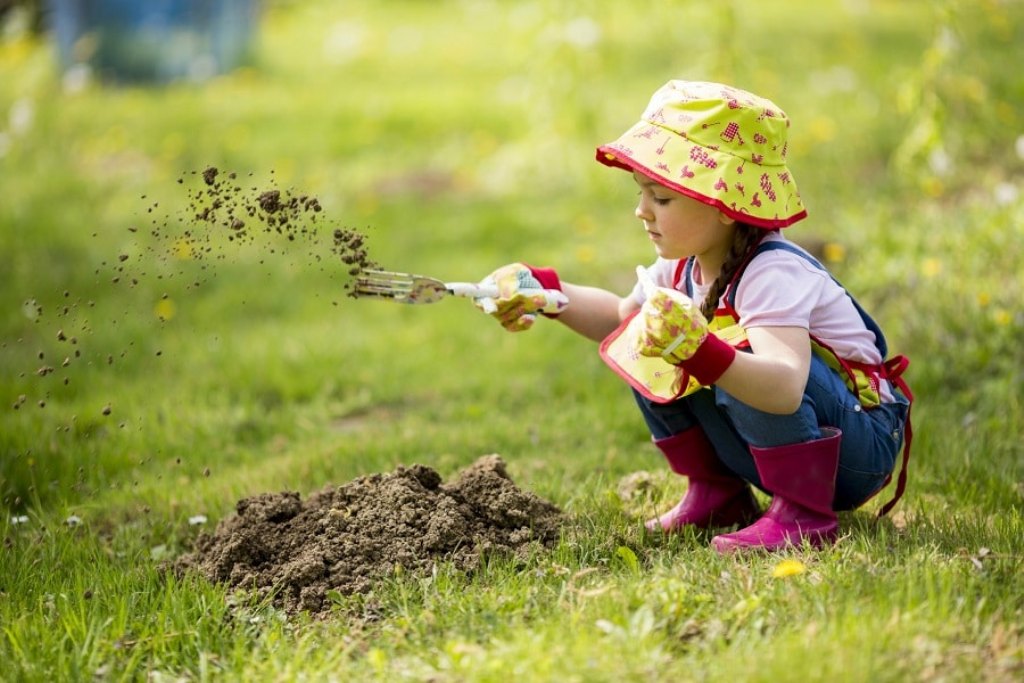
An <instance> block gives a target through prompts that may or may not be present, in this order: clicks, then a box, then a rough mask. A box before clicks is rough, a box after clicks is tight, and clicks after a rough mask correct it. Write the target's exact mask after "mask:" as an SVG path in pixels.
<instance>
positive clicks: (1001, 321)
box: [992, 308, 1013, 327]
mask: <svg viewBox="0 0 1024 683" xmlns="http://www.w3.org/2000/svg"><path fill="white" fill-rule="evenodd" d="M992 318H993V319H994V320H995V322H996V325H999V326H1000V327H1006V326H1007V325H1009V324H1010V323H1011V322H1013V316H1012V315H1010V312H1009V311H1008V310H1006V309H1005V308H997V309H996V310H995V311H993V312H992Z"/></svg>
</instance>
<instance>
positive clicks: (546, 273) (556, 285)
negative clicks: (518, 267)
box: [523, 263, 562, 318]
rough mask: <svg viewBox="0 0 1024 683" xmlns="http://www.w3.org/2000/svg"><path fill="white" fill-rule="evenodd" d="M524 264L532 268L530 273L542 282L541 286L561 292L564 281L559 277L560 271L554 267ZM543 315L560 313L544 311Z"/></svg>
mask: <svg viewBox="0 0 1024 683" xmlns="http://www.w3.org/2000/svg"><path fill="white" fill-rule="evenodd" d="M523 265H524V266H526V267H527V268H529V269H530V274H531V275H533V277H534V279H536V280H537V282H539V283H540V286H541V287H543V288H544V289H555V290H558V291H559V292H561V291H562V282H561V280H559V279H558V273H556V272H555V269H554V268H534V267H533V266H531V265H528V264H526V263H524V264H523ZM541 315H543V316H544V317H545V318H557V317H558V313H544V312H543V311H542V312H541Z"/></svg>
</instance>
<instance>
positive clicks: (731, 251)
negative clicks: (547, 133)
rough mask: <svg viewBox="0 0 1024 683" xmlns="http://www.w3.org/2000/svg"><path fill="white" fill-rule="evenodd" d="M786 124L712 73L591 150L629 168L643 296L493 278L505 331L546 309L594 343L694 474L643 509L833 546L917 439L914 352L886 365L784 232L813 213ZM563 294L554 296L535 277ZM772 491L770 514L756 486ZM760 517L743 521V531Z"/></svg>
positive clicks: (511, 274) (523, 269)
mask: <svg viewBox="0 0 1024 683" xmlns="http://www.w3.org/2000/svg"><path fill="white" fill-rule="evenodd" d="M788 128H789V119H788V118H787V116H786V114H785V113H784V112H783V111H782V110H781V109H779V108H778V107H777V106H776V105H775V104H774V103H772V102H771V101H769V100H766V99H763V98H761V97H758V96H756V95H753V94H751V93H748V92H745V91H742V90H739V89H736V88H732V87H729V86H725V85H721V84H717V83H704V82H690V81H679V80H675V81H670V82H669V83H667V84H666V85H664V86H663V87H662V88H660V89H659V90H658V91H657V92H655V94H654V96H653V98H652V99H651V101H650V104H649V105H648V107H647V109H646V111H645V112H644V113H643V115H642V117H641V121H640V122H639V123H637V124H636V125H634V126H633V127H632V128H630V129H629V130H628V131H626V132H625V133H624V134H623V135H622V136H621V137H620V138H619V139H617V140H615V141H614V142H611V143H609V144H607V145H603V146H601V147H599V148H598V150H597V159H598V161H600V162H601V163H603V164H605V165H607V166H611V167H614V168H621V169H624V170H626V171H628V172H630V173H632V176H633V181H634V182H635V183H636V185H637V187H638V189H639V202H638V204H637V207H636V211H635V214H636V217H637V219H639V221H640V223H641V225H642V226H643V229H644V231H645V232H646V234H647V236H648V238H649V239H650V241H651V244H652V246H653V247H654V250H655V252H656V253H657V257H658V258H657V260H656V261H655V262H654V264H653V265H651V266H650V267H649V268H646V269H645V268H638V282H637V285H636V287H635V288H634V289H633V291H632V292H631V293H630V294H629V295H627V296H625V297H620V296H617V295H616V294H613V293H611V292H608V291H605V290H602V289H598V288H594V287H586V286H582V285H575V284H570V283H568V282H561V281H560V279H559V277H558V275H557V274H556V273H555V271H554V270H552V269H550V268H534V267H531V266H528V265H526V264H522V263H514V264H511V265H507V266H504V267H502V268H499V269H498V270H496V271H495V272H494V273H492V274H491V275H490V276H489V277H488V278H486V279H485V282H488V283H492V284H497V285H498V289H499V292H500V295H499V296H498V297H497V298H496V299H495V300H494V302H493V303H494V304H496V306H495V307H488V308H487V310H488V311H489V312H491V315H493V316H494V317H496V318H497V319H498V320H499V321H500V322H501V324H502V325H503V326H504V327H505V328H506V329H508V330H510V331H519V330H525V329H528V328H529V327H530V326H531V325H532V324H533V321H534V318H535V314H537V313H540V314H543V315H545V316H547V317H551V318H556V319H557V320H558V321H559V322H561V323H563V324H565V325H566V326H568V327H569V328H571V329H573V330H575V331H576V332H578V333H580V334H582V335H584V336H586V337H589V338H591V339H594V340H595V341H600V342H601V347H600V348H601V355H602V358H603V359H604V360H605V362H606V363H608V364H609V365H610V366H611V367H612V368H613V369H614V370H615V371H616V372H618V373H619V374H620V375H621V376H622V377H623V378H624V379H625V380H626V381H627V382H628V383H629V384H630V386H631V387H632V388H633V391H634V393H635V395H636V399H637V403H638V405H639V407H640V411H641V412H642V414H643V417H644V419H645V420H646V422H647V425H648V427H649V428H650V431H651V434H652V438H653V440H654V443H655V445H657V447H658V448H659V449H660V450H661V452H662V453H663V454H664V456H665V458H666V460H667V461H668V464H669V466H670V467H671V468H672V470H673V471H675V472H676V473H678V474H681V475H685V476H686V477H688V478H689V485H688V487H687V489H686V493H685V495H684V496H683V498H682V500H681V501H680V502H679V504H678V505H676V506H675V507H674V508H672V509H671V510H669V511H667V512H665V513H664V514H663V515H661V516H660V517H658V518H656V519H651V520H649V521H648V522H647V527H648V528H649V529H651V530H664V531H669V532H670V531H676V530H679V529H681V528H683V527H685V526H687V525H692V526H694V527H701V528H708V527H725V526H733V525H740V527H741V528H739V530H737V531H734V532H733V533H725V534H721V535H718V536H715V537H714V538H713V539H712V542H711V543H712V545H713V546H714V548H716V549H717V550H718V551H719V552H730V551H734V550H742V549H752V548H763V549H769V550H774V549H779V548H783V547H786V546H787V545H791V544H796V545H799V544H801V543H803V542H804V541H807V542H809V543H810V544H811V545H813V546H820V545H822V544H825V543H831V542H833V541H834V540H835V538H836V537H837V535H838V523H837V519H836V513H835V511H837V510H849V509H853V508H856V507H858V506H860V505H862V504H863V503H864V502H865V501H867V500H868V499H869V498H871V497H872V496H873V495H874V494H875V493H877V492H878V491H879V490H880V489H881V488H882V487H883V486H885V485H886V484H887V483H888V482H889V480H890V478H891V475H892V473H893V471H894V468H895V465H896V460H897V455H898V452H899V450H900V445H901V443H903V442H904V436H906V447H905V448H904V464H903V470H902V472H901V475H900V477H899V483H898V486H897V490H896V496H895V498H894V499H893V500H892V501H891V502H890V503H888V504H887V505H886V506H884V507H883V508H882V514H884V513H885V512H887V511H888V510H889V509H890V508H891V506H892V505H893V504H894V503H895V502H896V499H898V498H899V496H900V495H901V494H902V492H903V487H904V484H905V475H906V459H907V457H908V456H909V441H910V425H909V408H910V400H911V398H912V397H911V394H910V391H909V390H908V388H907V386H906V384H905V383H904V382H903V380H902V379H901V377H900V374H901V373H902V371H903V369H904V368H905V367H906V364H907V361H906V359H905V358H903V357H901V356H900V357H896V358H894V359H892V360H890V361H886V355H887V349H886V345H885V340H884V338H883V336H882V333H881V331H880V330H879V329H878V327H877V326H876V325H875V323H874V322H873V321H872V320H871V318H870V317H868V316H867V314H866V313H864V311H863V310H862V309H861V308H860V306H859V305H858V304H857V303H856V302H855V301H854V300H853V299H852V298H851V297H850V295H849V294H848V293H847V292H846V290H844V289H843V287H842V286H841V285H840V284H839V283H838V282H836V281H835V280H834V279H833V278H832V277H831V276H830V275H829V273H828V272H827V271H826V270H825V268H824V267H823V266H822V265H821V264H820V263H818V262H817V261H816V260H815V259H814V258H813V257H812V256H811V255H810V254H808V253H807V252H806V251H804V250H803V249H801V248H799V247H797V246H796V245H795V244H793V243H792V242H790V241H788V240H787V239H786V238H785V237H784V236H783V235H782V232H781V229H782V228H785V227H787V226H789V225H792V224H793V223H795V222H797V221H799V220H801V219H802V218H804V217H805V216H806V215H807V212H806V211H805V209H804V207H803V204H802V203H801V201H800V195H799V193H798V191H797V187H796V183H795V181H794V179H793V175H792V173H790V171H789V169H788V168H787V167H786V147H787V142H786V138H787V131H788ZM541 288H544V289H557V290H560V291H561V292H563V294H564V295H565V297H564V298H565V299H567V300H568V304H565V303H562V304H549V303H548V301H549V299H548V298H545V297H544V296H540V295H538V294H537V291H538V289H541ZM751 484H752V485H753V486H756V487H757V488H759V489H761V490H762V491H764V492H766V493H768V494H771V496H772V501H771V504H770V506H769V507H768V509H767V510H766V511H764V512H763V513H762V511H761V510H760V508H759V506H758V504H757V501H756V499H755V498H754V496H753V495H752V492H751V489H750V485H751ZM747 524H749V526H747Z"/></svg>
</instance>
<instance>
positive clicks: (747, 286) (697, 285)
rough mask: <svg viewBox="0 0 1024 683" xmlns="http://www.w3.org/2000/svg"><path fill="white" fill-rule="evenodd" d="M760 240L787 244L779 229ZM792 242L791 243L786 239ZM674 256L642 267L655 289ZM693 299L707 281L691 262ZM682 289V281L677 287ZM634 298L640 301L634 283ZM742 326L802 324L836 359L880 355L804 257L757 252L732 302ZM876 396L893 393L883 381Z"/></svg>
mask: <svg viewBox="0 0 1024 683" xmlns="http://www.w3.org/2000/svg"><path fill="white" fill-rule="evenodd" d="M764 241H765V242H769V241H780V242H788V240H786V238H785V237H784V236H783V235H782V234H781V233H779V232H772V233H770V234H769V235H767V236H766V237H765V239H764ZM790 244H792V243H790ZM678 265H679V260H667V259H662V258H659V259H658V260H657V261H655V262H654V264H653V265H651V266H650V267H649V268H648V269H647V270H648V272H649V273H650V275H651V278H652V279H653V280H654V282H655V284H657V285H658V286H659V287H669V288H671V287H672V280H673V277H674V276H675V272H676V269H677V267H678ZM691 287H692V291H693V300H694V303H696V304H697V305H698V306H700V305H701V302H703V301H704V298H705V296H706V295H707V292H708V289H710V288H711V282H702V281H701V273H700V266H699V265H697V264H694V267H693V272H692V274H691ZM676 289H678V290H679V291H681V292H685V291H686V283H684V282H680V283H679V286H678V287H677V288H676ZM633 298H634V299H635V300H636V301H637V303H643V301H644V298H645V297H644V294H643V290H642V288H641V287H640V285H639V284H637V286H636V287H635V288H634V289H633ZM734 306H735V308H736V312H737V313H738V314H739V316H740V321H739V322H740V325H741V326H742V327H743V328H744V329H752V328H755V327H802V328H803V329H805V330H807V331H808V332H809V333H810V334H811V335H813V336H814V337H816V338H817V339H820V340H821V341H822V342H824V343H825V344H827V345H828V346H830V347H831V348H832V349H833V350H834V351H835V352H836V353H837V354H838V355H839V356H840V357H841V358H845V359H847V360H853V361H859V362H862V363H871V364H878V363H881V362H882V361H883V360H884V359H883V358H882V357H881V354H880V353H879V351H878V347H877V346H875V334H874V332H872V331H871V330H869V329H868V328H867V327H866V326H865V325H864V321H863V320H862V319H861V317H860V314H859V313H858V312H857V309H856V307H855V306H854V304H853V301H852V300H851V299H850V297H849V295H847V293H846V291H845V290H844V289H843V288H842V287H841V286H839V285H838V284H837V283H836V282H835V281H834V280H833V279H832V277H831V276H830V275H829V274H828V273H827V272H825V271H823V270H821V269H820V268H816V267H815V266H814V265H813V264H811V263H809V262H808V261H807V260H806V259H804V258H803V257H801V256H799V255H797V254H794V253H791V252H789V251H786V250H785V249H773V250H770V251H765V252H762V253H760V254H758V255H757V256H756V257H755V258H754V259H753V260H752V261H751V262H750V263H749V264H748V265H747V268H746V270H745V271H744V272H743V276H742V277H741V278H740V282H739V287H738V288H737V290H736V298H735V301H734ZM881 389H882V391H881V398H882V400H883V401H885V402H888V401H891V400H892V398H893V397H892V393H891V391H890V389H889V386H888V383H887V382H884V381H883V382H882V387H881Z"/></svg>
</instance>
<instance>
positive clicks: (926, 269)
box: [921, 258, 942, 280]
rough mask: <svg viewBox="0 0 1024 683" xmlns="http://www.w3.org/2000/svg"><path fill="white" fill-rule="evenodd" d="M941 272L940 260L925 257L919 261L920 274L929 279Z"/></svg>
mask: <svg viewBox="0 0 1024 683" xmlns="http://www.w3.org/2000/svg"><path fill="white" fill-rule="evenodd" d="M941 272H942V261H940V260H938V259H935V258H927V259H925V260H924V261H922V262H921V274H922V275H924V276H925V277H926V278H928V279H929V280H930V279H932V278H933V277H935V276H936V275H938V274H939V273H941Z"/></svg>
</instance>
